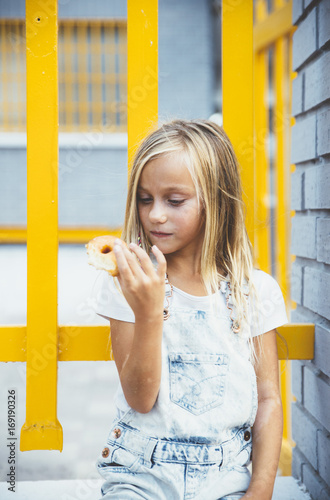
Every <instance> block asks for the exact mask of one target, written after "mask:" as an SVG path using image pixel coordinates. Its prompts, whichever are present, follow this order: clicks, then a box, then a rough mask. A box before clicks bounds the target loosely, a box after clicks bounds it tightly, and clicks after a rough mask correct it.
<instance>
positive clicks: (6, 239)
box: [0, 226, 122, 244]
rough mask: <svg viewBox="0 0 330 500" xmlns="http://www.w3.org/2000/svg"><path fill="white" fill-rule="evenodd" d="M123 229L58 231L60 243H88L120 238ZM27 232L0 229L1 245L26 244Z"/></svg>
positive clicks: (97, 228) (103, 228)
mask: <svg viewBox="0 0 330 500" xmlns="http://www.w3.org/2000/svg"><path fill="white" fill-rule="evenodd" d="M121 232H122V230H121V228H109V227H86V228H74V227H66V228H64V227H62V228H61V227H60V228H59V229H58V240H59V243H87V241H89V240H91V239H92V238H95V237H96V236H102V235H104V234H112V235H113V236H118V237H120V235H121ZM26 237H27V230H26V228H25V227H8V228H6V227H4V226H2V227H0V243H7V244H9V243H15V244H16V243H23V244H24V243H26Z"/></svg>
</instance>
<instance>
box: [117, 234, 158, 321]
mask: <svg viewBox="0 0 330 500" xmlns="http://www.w3.org/2000/svg"><path fill="white" fill-rule="evenodd" d="M151 251H152V253H153V255H154V256H155V258H156V260H157V268H155V267H154V264H153V263H152V261H151V259H150V257H149V255H148V254H147V252H146V251H145V250H143V249H142V248H140V247H139V246H138V245H136V244H135V243H130V244H129V249H128V248H127V246H126V245H125V244H123V241H122V240H119V239H118V240H116V241H115V244H114V252H115V254H116V258H117V262H118V268H119V276H118V280H119V284H120V287H121V290H122V292H123V294H124V296H125V298H126V300H127V302H128V304H129V305H130V307H131V309H132V310H133V312H134V314H135V319H136V320H138V319H142V320H144V321H145V320H146V319H147V318H148V319H154V318H157V319H159V318H161V319H163V309H164V295H165V273H166V259H165V257H164V255H163V253H162V252H161V251H160V250H159V249H158V248H157V247H156V245H154V246H153V247H152V249H151Z"/></svg>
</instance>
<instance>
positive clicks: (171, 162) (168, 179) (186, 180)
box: [139, 153, 195, 189]
mask: <svg viewBox="0 0 330 500" xmlns="http://www.w3.org/2000/svg"><path fill="white" fill-rule="evenodd" d="M150 185H162V186H163V187H164V188H166V187H172V186H174V187H180V186H181V187H186V188H192V189H194V188H195V186H194V183H193V180H192V177H191V175H190V172H189V170H188V167H187V163H186V156H185V155H184V153H171V154H167V155H163V156H161V157H160V158H156V159H154V160H150V161H149V162H148V163H147V164H146V165H145V167H144V168H143V170H142V173H141V176H140V180H139V187H140V188H145V189H146V188H147V187H150Z"/></svg>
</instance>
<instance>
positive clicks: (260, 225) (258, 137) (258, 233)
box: [254, 51, 271, 273]
mask: <svg viewBox="0 0 330 500" xmlns="http://www.w3.org/2000/svg"><path fill="white" fill-rule="evenodd" d="M267 89H268V54H267V52H266V51H262V52H259V53H258V54H256V55H255V96H256V99H255V103H254V104H255V155H256V178H255V182H256V186H255V191H256V194H255V198H256V204H255V221H254V224H255V232H254V238H255V241H254V254H255V259H256V262H255V264H256V266H257V267H259V268H260V269H262V270H263V271H265V272H266V273H270V272H271V264H270V248H269V243H270V224H269V216H270V199H269V178H268V176H269V170H268V154H267V143H268V134H269V123H268V103H267Z"/></svg>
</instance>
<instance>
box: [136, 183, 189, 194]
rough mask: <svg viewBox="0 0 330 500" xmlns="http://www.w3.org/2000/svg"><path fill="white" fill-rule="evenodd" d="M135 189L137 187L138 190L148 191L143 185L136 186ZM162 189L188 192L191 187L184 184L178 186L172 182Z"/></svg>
mask: <svg viewBox="0 0 330 500" xmlns="http://www.w3.org/2000/svg"><path fill="white" fill-rule="evenodd" d="M137 189H138V191H145V192H148V189H146V188H144V187H143V186H138V188H137ZM164 191H180V192H184V193H187V192H190V191H191V189H190V188H187V187H186V186H180V185H177V184H173V185H169V186H166V187H165V189H164Z"/></svg>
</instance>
